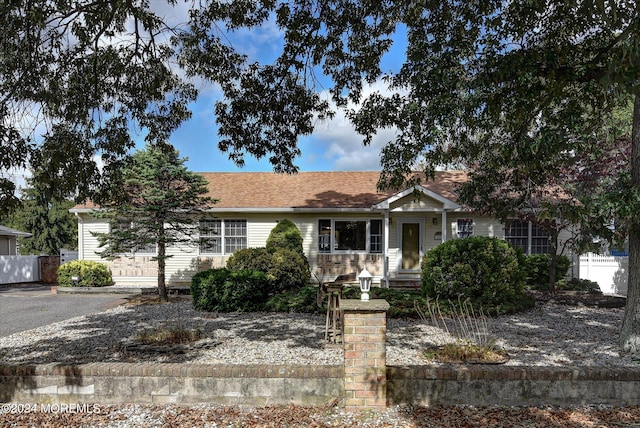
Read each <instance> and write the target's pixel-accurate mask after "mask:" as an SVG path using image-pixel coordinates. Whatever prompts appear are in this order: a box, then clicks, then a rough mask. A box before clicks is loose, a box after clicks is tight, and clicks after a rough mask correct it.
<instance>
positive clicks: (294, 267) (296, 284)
mask: <svg viewBox="0 0 640 428" xmlns="http://www.w3.org/2000/svg"><path fill="white" fill-rule="evenodd" d="M227 268H228V269H231V270H241V269H252V270H257V271H260V272H263V273H265V274H266V275H267V278H268V279H269V280H270V281H272V283H273V291H276V292H280V291H285V290H293V289H296V288H300V287H302V286H304V285H306V284H307V283H308V282H309V279H310V277H311V273H310V271H309V267H308V261H307V259H306V257H304V256H303V255H301V254H300V253H298V252H297V251H294V250H291V249H286V248H278V249H275V250H273V251H269V250H267V249H266V248H264V247H261V248H247V249H244V250H239V251H236V252H235V253H234V254H233V255H232V256H231V257H230V258H229V260H227Z"/></svg>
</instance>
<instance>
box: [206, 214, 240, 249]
mask: <svg viewBox="0 0 640 428" xmlns="http://www.w3.org/2000/svg"><path fill="white" fill-rule="evenodd" d="M245 248H247V221H246V220H218V219H212V220H201V221H200V254H218V255H223V254H233V253H234V252H235V251H236V250H242V249H245Z"/></svg>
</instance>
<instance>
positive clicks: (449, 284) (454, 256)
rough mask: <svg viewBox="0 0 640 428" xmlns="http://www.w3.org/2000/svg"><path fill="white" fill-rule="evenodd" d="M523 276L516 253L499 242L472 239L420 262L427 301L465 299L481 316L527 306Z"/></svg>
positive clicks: (446, 246)
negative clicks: (480, 310) (477, 308)
mask: <svg viewBox="0 0 640 428" xmlns="http://www.w3.org/2000/svg"><path fill="white" fill-rule="evenodd" d="M525 275H526V271H525V268H524V256H523V255H522V252H521V251H520V250H518V249H516V248H514V247H513V246H511V245H510V244H508V243H507V242H505V241H503V240H501V239H497V238H488V237H482V236H474V237H470V238H464V239H454V240H451V241H447V242H444V243H442V244H440V245H438V246H437V247H435V248H433V249H431V250H430V251H429V252H428V253H427V254H426V255H425V256H424V258H423V260H422V275H421V286H422V292H423V294H424V296H426V297H429V298H435V299H439V300H452V301H458V299H462V300H465V299H467V298H468V299H469V300H470V302H471V303H472V304H473V305H474V306H476V307H477V306H482V307H483V308H485V312H491V313H505V312H513V311H517V310H519V309H520V308H521V305H523V304H526V306H528V305H530V299H528V298H527V297H526V295H525V293H524V286H525V278H526V276H525Z"/></svg>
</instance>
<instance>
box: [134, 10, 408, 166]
mask: <svg viewBox="0 0 640 428" xmlns="http://www.w3.org/2000/svg"><path fill="white" fill-rule="evenodd" d="M163 7H165V8H166V7H167V6H166V5H164V6H163ZM180 7H181V6H180V4H179V5H178V6H177V7H176V8H173V9H166V10H165V11H162V10H160V11H159V12H158V13H159V14H160V15H163V14H165V15H164V16H169V20H172V21H176V22H177V21H180V20H181V19H184V18H181V16H180V14H181V13H186V11H185V10H183V11H182V12H181V11H180ZM183 7H184V6H183ZM169 14H171V15H169ZM227 37H228V38H229V40H231V42H232V43H233V46H234V47H235V48H236V49H238V50H239V51H241V52H242V53H244V54H246V55H248V56H249V60H250V61H252V60H258V61H261V62H263V61H271V60H273V59H274V58H275V57H276V56H277V54H278V51H279V49H280V47H281V46H282V40H283V38H282V33H281V32H280V30H279V29H278V28H277V26H276V25H275V23H273V22H270V23H267V24H265V25H263V26H262V27H260V28H258V29H252V30H240V31H236V32H233V33H227ZM398 39H399V40H404V38H403V37H398ZM395 45H396V46H394V48H393V49H392V51H391V52H390V53H389V54H388V55H386V56H385V58H384V59H383V64H382V70H383V71H397V67H398V64H401V63H402V62H403V61H402V57H403V56H404V49H405V46H406V44H405V43H404V42H402V41H401V42H399V43H397V44H395ZM199 89H200V91H201V93H200V96H199V98H198V100H197V101H196V102H194V103H192V104H191V110H192V118H191V119H190V120H189V121H187V122H185V123H184V124H183V125H182V126H181V127H180V128H179V129H178V130H176V131H175V132H174V134H173V135H172V137H171V139H170V142H171V143H172V144H173V145H174V147H176V149H178V150H179V152H180V156H181V157H186V158H188V160H187V167H188V168H189V169H190V170H192V171H196V172H208V171H220V172H230V171H251V172H253V171H272V170H273V168H272V166H271V165H270V164H269V162H268V159H262V160H260V161H258V160H256V159H255V158H254V157H252V156H249V155H247V156H246V157H245V165H244V166H243V167H242V168H239V167H237V166H236V165H235V164H234V163H233V162H232V161H230V160H229V159H228V155H227V154H225V153H222V152H221V151H220V150H218V140H219V136H218V132H217V127H216V124H215V116H214V113H213V111H214V103H215V101H216V100H217V99H219V98H220V91H219V90H217V89H216V88H214V87H208V86H202V87H200V88H199ZM374 90H381V91H383V92H384V91H385V87H384V85H383V84H382V83H381V82H379V83H377V84H375V85H374V86H373V87H370V88H369V89H368V91H366V92H365V94H366V93H367V92H368V93H370V92H372V91H374ZM323 95H324V96H326V98H327V99H329V96H328V95H327V94H323ZM334 111H336V115H335V117H334V118H333V119H331V120H328V121H324V122H318V123H317V124H316V129H315V131H314V133H313V134H312V135H310V136H306V137H302V138H300V139H299V148H300V149H301V152H302V155H301V156H300V157H298V158H297V159H296V161H295V163H296V165H297V166H298V167H299V168H300V171H349V170H379V169H380V150H381V148H382V147H383V146H384V145H385V143H386V142H387V141H390V140H392V139H394V135H395V133H394V131H393V130H383V131H381V132H380V133H379V134H378V135H376V136H375V137H374V139H373V141H372V144H371V145H370V146H366V147H365V146H364V145H363V137H362V136H361V135H359V134H358V133H357V132H355V130H354V129H353V126H352V125H351V124H350V123H349V122H348V120H347V119H346V117H345V115H344V113H343V112H342V111H340V110H337V109H334ZM142 137H143V136H142ZM142 137H140V139H138V147H140V148H141V147H143V146H144V142H143V141H142ZM267 157H268V156H267Z"/></svg>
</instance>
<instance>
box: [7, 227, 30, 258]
mask: <svg viewBox="0 0 640 428" xmlns="http://www.w3.org/2000/svg"><path fill="white" fill-rule="evenodd" d="M30 236H31V234H30V233H27V232H20V231H19V230H15V229H11V228H10V227H6V226H0V256H16V255H18V238H19V237H23V238H28V237H30Z"/></svg>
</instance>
